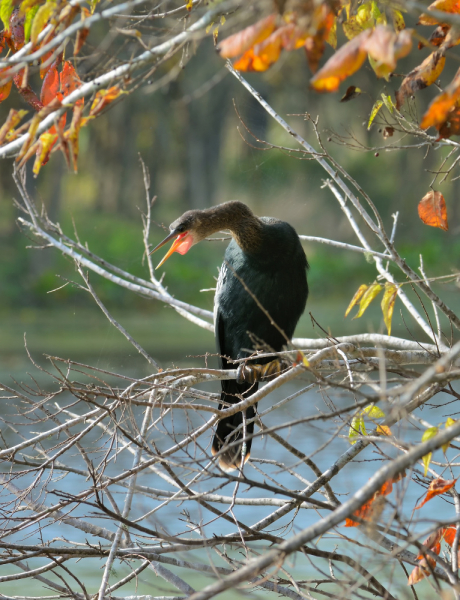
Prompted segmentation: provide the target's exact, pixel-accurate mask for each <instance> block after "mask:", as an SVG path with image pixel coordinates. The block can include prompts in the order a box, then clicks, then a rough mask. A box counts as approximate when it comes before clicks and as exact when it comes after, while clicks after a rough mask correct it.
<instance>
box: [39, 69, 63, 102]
mask: <svg viewBox="0 0 460 600" xmlns="http://www.w3.org/2000/svg"><path fill="white" fill-rule="evenodd" d="M57 65H58V61H57V59H56V60H55V61H54V62H53V63H52V64H51V65H50V68H49V69H48V72H47V73H46V75H45V78H44V80H43V84H42V91H41V93H40V100H41V101H42V103H43V105H44V106H46V105H47V104H49V103H50V102H51V100H54V99H55V98H56V97H57V95H58V93H59V75H58V70H57Z"/></svg>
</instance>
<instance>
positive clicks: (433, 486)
mask: <svg viewBox="0 0 460 600" xmlns="http://www.w3.org/2000/svg"><path fill="white" fill-rule="evenodd" d="M456 481H457V480H456V479H442V477H438V478H437V479H434V480H433V481H432V482H431V483H430V487H429V488H428V491H427V493H426V496H425V499H424V500H423V502H421V503H420V504H419V505H418V506H416V507H415V508H416V509H418V508H422V506H423V505H424V504H426V503H427V502H429V501H430V500H431V499H432V498H434V497H435V496H439V494H444V493H445V492H447V491H448V490H450V489H451V488H453V487H454V485H455V482H456Z"/></svg>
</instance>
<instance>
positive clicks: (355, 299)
mask: <svg viewBox="0 0 460 600" xmlns="http://www.w3.org/2000/svg"><path fill="white" fill-rule="evenodd" d="M366 290H367V285H366V284H365V283H363V285H360V286H359V288H358V291H357V292H356V294H355V295H354V296H353V298H352V299H351V302H350V304H349V305H348V308H347V310H346V311H345V317H347V316H348V313H349V312H350V310H351V309H352V308H353V306H355V304H358V302H359V299H360V298H361V296H362V295H363V294H364V292H365V291H366Z"/></svg>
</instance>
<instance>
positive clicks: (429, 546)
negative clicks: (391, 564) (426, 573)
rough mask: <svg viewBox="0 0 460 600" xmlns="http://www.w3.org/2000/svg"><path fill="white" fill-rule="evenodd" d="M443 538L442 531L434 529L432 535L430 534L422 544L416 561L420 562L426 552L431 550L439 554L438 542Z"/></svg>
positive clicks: (439, 545) (439, 546)
mask: <svg viewBox="0 0 460 600" xmlns="http://www.w3.org/2000/svg"><path fill="white" fill-rule="evenodd" d="M442 537H443V529H436V531H434V532H433V533H431V534H430V535H429V536H428V537H427V538H426V540H425V541H424V542H423V544H422V548H421V550H420V553H419V555H418V556H417V560H422V559H423V558H424V556H425V555H426V551H427V550H431V552H434V553H435V554H439V552H440V551H441V544H440V541H441V539H442Z"/></svg>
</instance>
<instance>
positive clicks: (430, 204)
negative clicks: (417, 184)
mask: <svg viewBox="0 0 460 600" xmlns="http://www.w3.org/2000/svg"><path fill="white" fill-rule="evenodd" d="M418 215H419V217H420V219H421V220H422V221H423V223H425V225H429V226H430V227H438V228H439V229H443V230H444V231H447V230H448V229H449V226H448V224H447V208H446V202H445V200H444V196H443V195H442V194H441V192H435V191H433V190H431V191H429V192H428V194H426V195H425V196H423V198H422V199H421V200H420V202H419V204H418Z"/></svg>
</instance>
